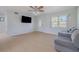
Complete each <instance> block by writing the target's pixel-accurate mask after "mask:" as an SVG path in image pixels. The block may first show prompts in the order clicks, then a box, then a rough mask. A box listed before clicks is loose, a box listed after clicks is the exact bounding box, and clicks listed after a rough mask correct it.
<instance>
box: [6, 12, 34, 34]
mask: <svg viewBox="0 0 79 59" xmlns="http://www.w3.org/2000/svg"><path fill="white" fill-rule="evenodd" d="M26 16H28V15H26ZM31 17H32V16H31ZM33 20H34V17H32V23H21V15H16V14H14V13H13V12H7V22H8V25H7V33H8V34H9V35H18V34H24V33H28V32H32V31H33V24H34V22H33Z"/></svg>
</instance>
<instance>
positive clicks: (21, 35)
mask: <svg viewBox="0 0 79 59" xmlns="http://www.w3.org/2000/svg"><path fill="white" fill-rule="evenodd" d="M39 7H40V8H39ZM34 8H35V9H34ZM36 8H38V9H40V10H42V12H40V11H39V10H38V9H36ZM0 9H1V10H0V17H1V18H0V21H1V22H0V32H1V33H0V35H1V37H0V42H1V45H3V46H4V47H1V49H0V51H14V52H15V51H16V52H17V51H25V52H28V51H29V52H30V51H32V52H34V51H35V52H36V51H37V52H50V51H51V52H55V51H59V50H60V51H61V52H62V51H64V52H65V51H69V52H70V51H74V50H73V49H71V50H68V49H65V48H64V49H63V48H62V47H59V46H57V48H55V46H56V44H58V43H59V42H60V41H56V43H55V39H59V38H58V36H63V35H64V34H63V35H62V33H63V32H64V33H65V34H66V32H67V31H68V32H67V35H68V33H69V34H70V35H72V31H73V30H74V28H73V27H75V30H76V29H78V24H79V20H78V18H79V17H77V16H78V15H79V7H77V6H0ZM23 16H24V17H25V18H26V17H31V22H30V23H27V22H22V20H23V19H22V17H23ZM70 29H71V30H70ZM30 33H31V34H30ZM41 33H42V34H41ZM30 35H31V36H30ZM67 35H66V36H67ZM64 36H65V35H64ZM45 37H46V38H45ZM26 38H28V39H26ZM37 38H38V40H36V39H37ZM67 38H68V37H67ZM8 39H9V40H8ZM30 39H34V40H30ZM40 39H41V40H40ZM42 39H44V40H42ZM23 40H24V41H25V43H27V45H26V44H23V43H24V42H23ZM27 40H29V41H28V42H26V41H27ZM45 40H46V41H45ZM52 40H53V41H54V42H51V41H52ZM8 41H9V42H8ZM21 41H22V42H21ZM7 42H8V43H7ZM50 42H51V44H50ZM9 43H12V44H9ZM20 43H21V44H22V45H24V47H22V46H19V45H21V44H20ZM38 43H39V44H38ZM5 44H6V45H8V44H9V45H11V47H9V46H6V45H5ZM15 44H16V45H15ZM52 44H53V45H54V47H53V45H52ZM32 45H37V46H33V47H35V48H33V47H32ZM43 45H44V46H43ZM51 45H52V46H51ZM58 45H59V44H58ZM12 46H13V47H14V48H13V47H12ZM16 46H17V47H16ZM18 46H19V47H18ZM25 46H29V47H30V48H29V47H28V48H26V47H25ZM49 47H50V48H49ZM64 47H65V46H64ZM19 48H23V49H21V50H19ZM38 48H40V49H38ZM66 48H67V47H66ZM56 49H59V50H56ZM76 51H77V50H76Z"/></svg>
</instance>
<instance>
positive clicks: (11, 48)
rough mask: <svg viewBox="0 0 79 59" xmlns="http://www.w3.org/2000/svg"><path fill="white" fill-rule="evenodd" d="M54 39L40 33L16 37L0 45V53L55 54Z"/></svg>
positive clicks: (52, 36)
mask: <svg viewBox="0 0 79 59" xmlns="http://www.w3.org/2000/svg"><path fill="white" fill-rule="evenodd" d="M55 37H56V36H55V35H52V34H47V33H42V32H31V33H27V34H22V35H17V36H14V37H10V38H7V41H6V42H3V43H0V52H55V47H54V39H55Z"/></svg>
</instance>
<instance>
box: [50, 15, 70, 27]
mask: <svg viewBox="0 0 79 59" xmlns="http://www.w3.org/2000/svg"><path fill="white" fill-rule="evenodd" d="M61 16H67V20H66V26H65V27H64V26H63V27H62V26H59V25H60V22H59V17H61ZM53 17H58V23H57V26H55V27H54V26H53V24H52V20H53ZM68 20H69V16H68V15H60V16H52V18H51V27H52V28H66V27H67V21H68Z"/></svg>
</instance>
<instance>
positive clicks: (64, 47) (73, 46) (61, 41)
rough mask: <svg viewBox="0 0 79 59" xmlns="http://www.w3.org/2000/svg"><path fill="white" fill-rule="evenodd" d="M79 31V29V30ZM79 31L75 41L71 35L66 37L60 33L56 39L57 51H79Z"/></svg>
mask: <svg viewBox="0 0 79 59" xmlns="http://www.w3.org/2000/svg"><path fill="white" fill-rule="evenodd" d="M78 31H79V30H78ZM78 39H79V33H77V35H76V37H75V39H74V42H72V39H71V37H64V36H61V35H60V34H59V35H58V38H57V39H56V40H55V48H56V51H59V52H78V51H79V45H78V43H79V40H78Z"/></svg>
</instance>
